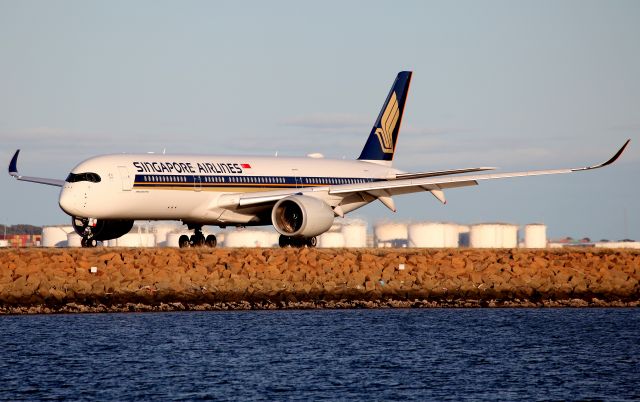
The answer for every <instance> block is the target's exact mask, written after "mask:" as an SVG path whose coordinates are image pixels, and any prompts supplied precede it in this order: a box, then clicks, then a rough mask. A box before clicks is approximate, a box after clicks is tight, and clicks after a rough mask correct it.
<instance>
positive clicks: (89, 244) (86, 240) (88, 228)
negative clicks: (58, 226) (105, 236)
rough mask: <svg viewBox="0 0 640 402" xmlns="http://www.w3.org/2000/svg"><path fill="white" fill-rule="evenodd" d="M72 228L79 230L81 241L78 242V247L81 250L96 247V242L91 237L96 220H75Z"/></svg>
mask: <svg viewBox="0 0 640 402" xmlns="http://www.w3.org/2000/svg"><path fill="white" fill-rule="evenodd" d="M74 224H75V225H74V226H76V227H77V228H81V229H82V230H81V232H82V233H78V234H80V236H82V240H80V245H81V246H82V247H83V248H93V247H96V246H97V245H98V241H97V240H96V239H95V238H94V237H93V228H95V227H96V225H97V220H96V219H93V218H75V220H74Z"/></svg>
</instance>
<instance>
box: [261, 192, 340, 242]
mask: <svg viewBox="0 0 640 402" xmlns="http://www.w3.org/2000/svg"><path fill="white" fill-rule="evenodd" d="M334 217H335V215H334V213H333V210H332V209H331V207H330V206H329V205H327V203H325V202H324V201H322V200H319V199H317V198H313V197H308V196H305V195H292V196H290V197H287V198H283V199H281V200H280V201H278V202H277V203H276V205H274V206H273V210H272V211H271V222H272V223H273V226H274V227H275V228H276V230H277V231H278V233H280V234H282V235H285V236H290V237H314V236H317V235H319V234H322V233H324V232H326V231H327V230H329V228H331V225H333V219H334Z"/></svg>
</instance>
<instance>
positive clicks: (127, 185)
mask: <svg viewBox="0 0 640 402" xmlns="http://www.w3.org/2000/svg"><path fill="white" fill-rule="evenodd" d="M118 171H119V172H120V180H122V190H123V191H131V189H132V188H133V178H132V177H131V173H130V172H129V169H128V168H127V167H126V166H118Z"/></svg>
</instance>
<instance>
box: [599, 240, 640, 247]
mask: <svg viewBox="0 0 640 402" xmlns="http://www.w3.org/2000/svg"><path fill="white" fill-rule="evenodd" d="M595 246H596V247H598V248H631V249H640V242H637V241H615V242H614V241H611V242H599V243H595Z"/></svg>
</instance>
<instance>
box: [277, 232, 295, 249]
mask: <svg viewBox="0 0 640 402" xmlns="http://www.w3.org/2000/svg"><path fill="white" fill-rule="evenodd" d="M291 240H293V239H291V237H289V236H285V235H280V238H279V239H278V244H279V245H280V247H282V248H285V247H291V246H292V244H291V243H292V242H291Z"/></svg>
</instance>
